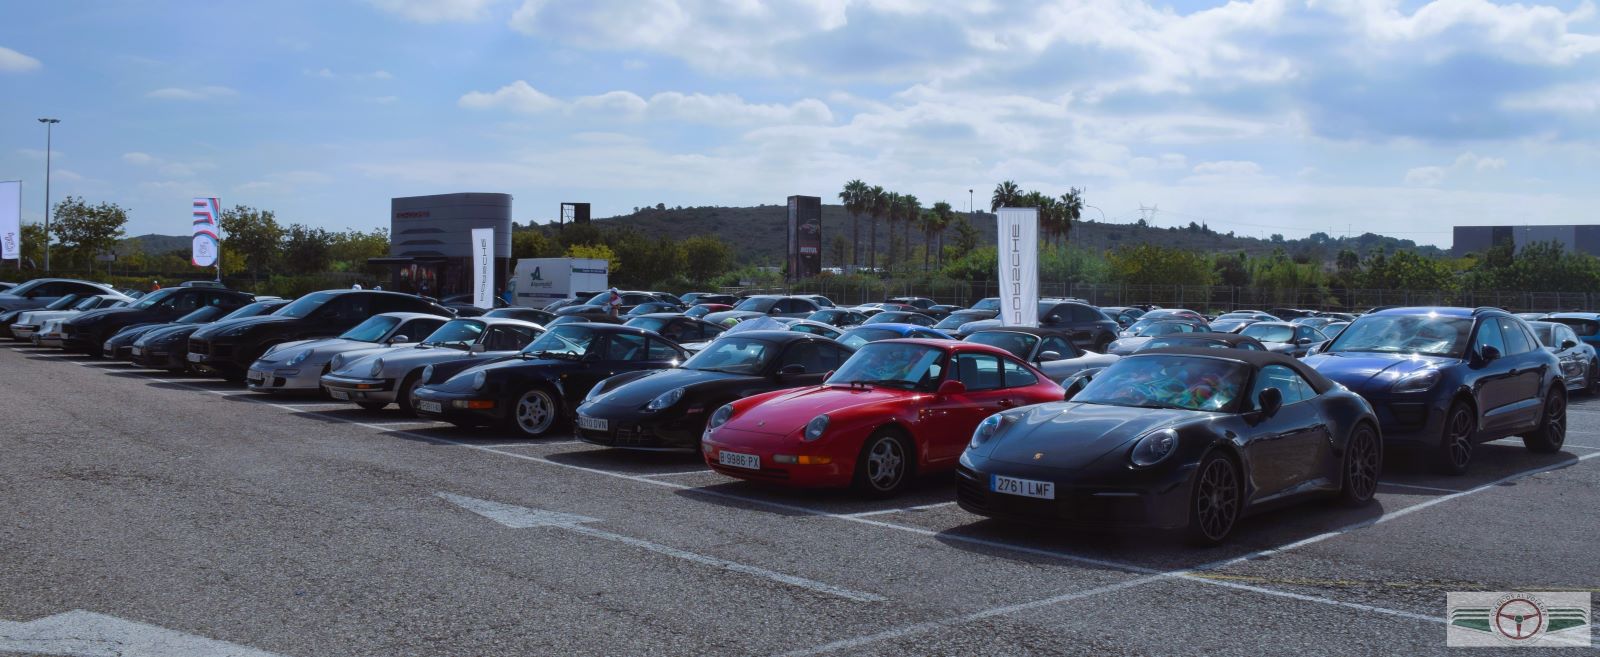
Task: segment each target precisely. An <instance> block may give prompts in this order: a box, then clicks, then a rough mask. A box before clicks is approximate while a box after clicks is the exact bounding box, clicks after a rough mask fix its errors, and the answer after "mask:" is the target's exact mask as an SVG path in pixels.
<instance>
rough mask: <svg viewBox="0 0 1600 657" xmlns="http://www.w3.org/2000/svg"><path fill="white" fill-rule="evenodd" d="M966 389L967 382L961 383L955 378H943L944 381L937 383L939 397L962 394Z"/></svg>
mask: <svg viewBox="0 0 1600 657" xmlns="http://www.w3.org/2000/svg"><path fill="white" fill-rule="evenodd" d="M966 391H967V384H965V383H962V382H960V381H957V380H955V379H945V380H944V383H941V384H939V396H941V397H949V396H951V395H959V394H962V393H964V392H966Z"/></svg>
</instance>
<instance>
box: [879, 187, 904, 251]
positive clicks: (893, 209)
mask: <svg viewBox="0 0 1600 657" xmlns="http://www.w3.org/2000/svg"><path fill="white" fill-rule="evenodd" d="M905 211H906V199H905V197H904V196H901V195H900V192H889V208H888V210H886V211H885V212H884V214H883V218H884V220H885V221H884V223H885V224H887V225H888V227H889V253H888V254H887V255H885V256H884V257H885V259H886V260H887V262H885V263H884V267H883V268H884V269H888V270H889V271H894V266H895V265H896V264H899V262H900V254H898V253H895V252H894V224H895V222H897V221H900V219H901V217H902V216H903V215H904V214H905Z"/></svg>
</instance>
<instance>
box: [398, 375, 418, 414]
mask: <svg viewBox="0 0 1600 657" xmlns="http://www.w3.org/2000/svg"><path fill="white" fill-rule="evenodd" d="M420 385H422V372H421V371H416V372H412V373H410V374H407V375H406V376H405V378H403V379H400V387H398V388H395V389H394V403H395V405H396V406H399V407H400V412H401V413H404V414H406V415H408V416H411V417H416V415H417V409H416V407H415V406H414V405H412V403H411V395H412V393H415V392H416V391H417V387H418V386H420Z"/></svg>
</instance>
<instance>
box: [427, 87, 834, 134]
mask: <svg viewBox="0 0 1600 657" xmlns="http://www.w3.org/2000/svg"><path fill="white" fill-rule="evenodd" d="M457 104H458V105H460V106H461V107H464V108H467V109H474V110H484V109H504V110H510V111H513V112H521V113H524V114H536V113H540V112H548V111H552V110H558V109H561V110H565V111H567V112H569V113H571V114H573V115H577V116H593V117H598V118H610V117H617V118H624V119H641V118H652V119H663V120H671V121H690V122H700V123H711V124H767V125H782V124H793V123H810V124H820V123H831V122H832V121H833V113H832V112H831V111H829V109H828V106H827V104H825V103H823V102H822V101H820V100H817V99H815V98H805V99H801V100H799V101H796V102H794V103H791V104H788V105H785V104H782V103H770V104H762V103H749V102H745V100H744V99H743V98H740V97H738V96H736V95H733V94H699V93H695V94H685V93H679V92H676V91H667V92H662V93H658V94H655V95H653V96H651V97H650V98H649V99H648V100H647V99H645V98H643V97H641V96H639V95H638V94H635V93H633V92H631V91H609V92H606V93H603V94H597V95H593V96H580V97H578V98H575V99H573V100H572V101H570V102H568V101H562V100H560V99H557V98H553V97H551V96H549V95H547V94H545V93H543V92H541V91H539V90H537V89H534V88H533V86H532V85H529V84H528V83H527V82H526V81H523V80H517V81H516V82H513V83H511V84H508V85H506V86H504V87H501V88H500V89H498V90H496V91H494V92H482V91H473V92H469V93H467V94H466V95H463V96H462V97H461V98H460V100H458V101H457Z"/></svg>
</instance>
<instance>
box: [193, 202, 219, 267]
mask: <svg viewBox="0 0 1600 657" xmlns="http://www.w3.org/2000/svg"><path fill="white" fill-rule="evenodd" d="M221 212H222V203H221V202H220V201H219V200H218V199H215V198H197V199H195V200H194V251H193V255H191V256H190V260H191V261H193V262H194V266H196V267H211V266H214V265H216V264H217V257H218V255H219V254H220V253H221V252H222V229H220V228H218V227H217V217H218V216H219V215H220V214H221Z"/></svg>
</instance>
